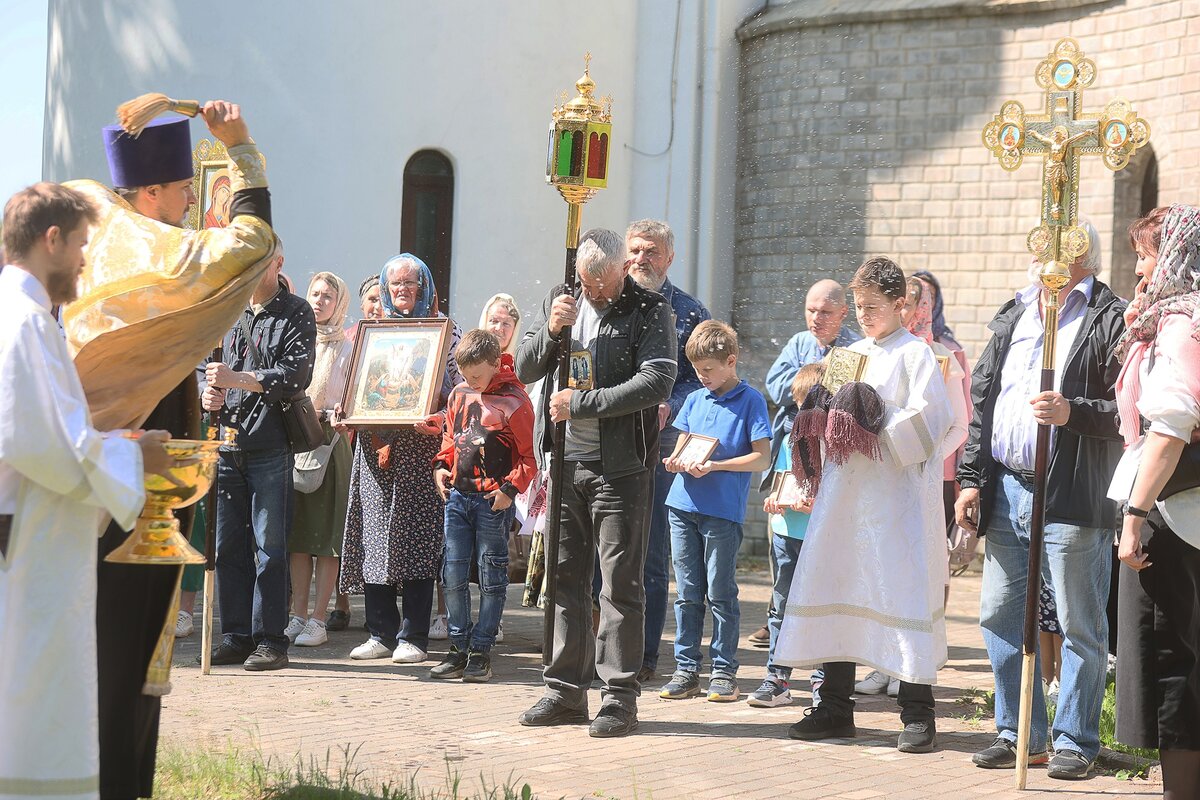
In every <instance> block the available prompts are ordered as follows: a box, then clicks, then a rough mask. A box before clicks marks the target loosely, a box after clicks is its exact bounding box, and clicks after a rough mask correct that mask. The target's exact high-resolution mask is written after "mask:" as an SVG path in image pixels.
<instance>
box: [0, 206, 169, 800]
mask: <svg viewBox="0 0 1200 800" xmlns="http://www.w3.org/2000/svg"><path fill="white" fill-rule="evenodd" d="M93 221H95V211H94V209H93V208H92V206H91V204H90V202H89V201H88V200H87V198H86V197H84V196H83V195H81V194H80V193H78V192H75V191H73V190H71V189H68V188H66V187H64V186H59V185H57V184H53V183H39V184H36V185H34V186H31V187H29V188H28V189H25V190H23V191H21V192H18V193H17V194H16V195H14V196H13V197H12V199H10V200H9V202H8V204H7V205H6V206H5V209H4V249H5V251H6V253H7V257H8V259H9V264H8V265H6V266H5V267H4V269H3V271H0V386H3V387H4V391H3V393H0V800H9V799H10V798H16V797H38V798H71V799H72V800H79V799H82V800H87V799H88V798H96V797H99V784H100V777H99V743H98V742H99V739H98V734H97V713H98V710H97V709H98V705H97V704H98V700H97V695H96V548H97V544H96V543H97V538H98V537H99V535H100V533H101V531H102V530H103V527H104V524H105V523H106V521H107V517H108V515H110V514H111V515H112V517H113V518H114V519H115V520H116V521H117V522H118V523H120V524H121V526H122V527H125V528H127V529H128V528H132V527H133V523H134V520H135V519H136V518H137V515H138V513H139V512H140V511H141V509H142V506H143V504H144V500H145V493H144V489H143V470H145V471H150V472H165V471H166V469H167V467H168V466H169V463H170V462H169V456H168V455H167V453H166V451H165V450H164V449H163V446H162V443H163V442H164V441H165V440H166V439H167V434H166V433H165V432H162V431H151V432H147V433H144V434H143V435H142V436H141V438H140V439H139V440H137V441H134V440H133V439H130V438H123V437H121V436H119V435H106V434H102V433H100V432H99V431H97V430H96V429H95V428H94V427H92V421H91V415H90V413H89V412H88V405H87V400H86V399H85V397H84V394H83V387H82V386H81V384H80V382H79V376H78V374H77V373H76V371H75V364H74V362H72V360H71V356H70V354H69V353H68V352H67V343H66V341H65V340H64V339H63V335H62V331H61V330H60V329H59V327H58V321H57V320H56V319H55V318H54V317H53V316H52V315H51V311H50V309H51V307H52V305H53V304H63V303H69V302H71V301H72V300H74V299H75V296H76V291H77V288H76V287H77V284H78V281H79V274H80V271H81V270H82V269H83V266H84V257H83V247H84V245H85V244H86V243H87V239H88V224H89V223H90V222H93Z"/></svg>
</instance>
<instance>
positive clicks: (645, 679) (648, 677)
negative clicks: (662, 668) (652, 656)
mask: <svg viewBox="0 0 1200 800" xmlns="http://www.w3.org/2000/svg"><path fill="white" fill-rule="evenodd" d="M656 677H657V675H656V671H655V669H654V667H642V668H641V669H639V670H638V674H637V682H638V683H639V684H641V685H642V686H645V685H646V684H647V683H649V682H650V681H652V680H654V679H655V678H656Z"/></svg>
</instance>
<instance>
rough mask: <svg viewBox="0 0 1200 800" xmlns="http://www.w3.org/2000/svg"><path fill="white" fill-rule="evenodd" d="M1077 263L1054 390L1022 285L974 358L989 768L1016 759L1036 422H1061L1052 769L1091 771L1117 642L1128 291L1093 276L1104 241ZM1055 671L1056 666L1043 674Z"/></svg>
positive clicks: (1063, 317)
mask: <svg viewBox="0 0 1200 800" xmlns="http://www.w3.org/2000/svg"><path fill="white" fill-rule="evenodd" d="M1083 225H1084V227H1085V229H1087V230H1088V232H1089V236H1090V239H1091V246H1090V249H1089V250H1088V252H1087V254H1085V255H1084V256H1082V257H1081V258H1080V259H1078V260H1077V261H1076V262H1075V263H1074V264H1073V265H1072V266H1071V282H1070V283H1069V284H1068V285H1067V287H1066V288H1065V289H1064V290H1063V292H1062V295H1061V297H1062V311H1061V313H1060V316H1059V333H1058V345H1057V348H1056V361H1057V364H1056V372H1055V377H1056V381H1058V388H1057V389H1056V390H1055V391H1050V392H1039V378H1040V372H1041V370H1040V367H1041V361H1042V342H1043V336H1044V322H1043V318H1042V308H1041V291H1040V288H1039V286H1038V285H1037V284H1036V283H1035V284H1034V285H1032V286H1030V287H1028V288H1026V289H1024V290H1022V291H1021V292H1019V293H1018V294H1017V297H1016V299H1015V300H1012V301H1010V302H1008V303H1006V304H1005V305H1004V307H1003V308H1001V309H1000V312H999V313H998V314H997V315H996V317H995V319H993V320H992V322H991V323H990V324H989V326H988V327H989V328H990V329H991V331H992V334H993V335H992V340H991V341H990V342H989V343H988V346H987V349H986V350H985V351H984V353H983V355H982V356H981V357H980V359H979V361H978V363H977V364H976V366H975V372H974V375H973V376H972V380H971V395H972V399H973V400H974V403H975V409H976V412H975V416H974V419H973V420H972V422H971V425H970V435H969V438H968V440H967V446H966V454H965V457H964V459H963V463H962V466H961V467H960V468H959V472H958V480H959V482H960V483H961V485H962V490H963V491H962V494H961V495H960V496H959V499H958V502H957V504H956V506H955V511H956V516H957V519H958V523H959V524H960V525H962V526H963V527H964V528H966V529H968V530H975V529H978V531H979V532H980V534H985V533H986V534H987V556H986V560H985V562H984V572H983V589H982V596H981V599H980V612H979V616H980V625H981V626H982V628H983V639H984V643H985V645H986V646H987V650H988V657H989V659H990V660H991V663H992V671H993V672H994V673H995V678H996V728H997V732H998V734H999V735H998V737H997V738H996V741H995V742H994V743H993V744H992V745H991V746H990V747H988V748H986V749H984V750H982V751H980V752H979V753H976V754H975V756H974V759H973V760H974V762H975V764H977V765H978V766H980V767H984V768H990V769H1005V768H1011V767H1013V766H1014V765H1015V762H1016V741H1017V729H1018V724H1017V717H1018V705H1019V700H1020V684H1021V645H1022V626H1023V619H1024V614H1023V609H1024V597H1025V583H1026V575H1027V573H1028V557H1029V529H1030V517H1031V506H1032V502H1033V454H1034V449H1035V447H1034V441H1035V439H1036V436H1037V426H1038V425H1054V426H1055V429H1054V431H1053V432H1052V436H1053V438H1052V440H1051V441H1052V445H1051V447H1052V452H1051V458H1050V464H1049V471H1048V481H1047V497H1046V501H1047V502H1046V524H1045V529H1044V532H1045V557H1044V559H1043V561H1042V578H1043V580H1044V581H1045V583H1046V585H1047V586H1049V587H1050V588H1051V589H1052V590H1053V594H1054V599H1055V602H1056V604H1057V610H1058V620H1059V624H1060V626H1061V627H1062V630H1063V648H1062V668H1061V669H1062V676H1061V680H1060V687H1061V688H1060V693H1059V697H1058V706H1057V712H1056V714H1055V719H1054V730H1053V745H1054V751H1055V755H1054V758H1053V760H1051V761H1050V766H1049V768H1048V770H1047V774H1048V775H1049V776H1050V777H1051V778H1061V779H1080V778H1086V777H1088V776H1089V775H1090V774H1091V769H1092V763H1093V762H1094V761H1095V759H1096V755H1097V753H1098V752H1099V749H1100V737H1099V723H1100V705H1101V702H1102V700H1103V698H1104V683H1105V673H1106V665H1107V658H1106V655H1107V650H1108V620H1107V617H1106V615H1105V605H1106V603H1107V601H1108V590H1109V578H1110V562H1111V558H1112V541H1113V534H1114V532H1113V525H1114V520H1115V519H1116V507H1115V506H1114V504H1113V503H1112V502H1111V501H1110V500H1108V499H1107V497H1106V493H1107V488H1108V484H1109V481H1110V480H1111V478H1112V474H1113V470H1114V469H1115V467H1116V463H1117V461H1118V460H1119V459H1120V455H1121V440H1120V436H1119V435H1118V433H1117V423H1116V410H1117V404H1116V399H1115V395H1114V388H1113V387H1114V385H1115V383H1116V379H1117V373H1118V371H1119V369H1120V364H1119V363H1118V361H1117V359H1116V356H1115V355H1114V350H1115V348H1116V345H1117V341H1118V340H1119V339H1120V338H1121V335H1122V333H1123V331H1124V323H1123V321H1122V319H1121V313H1122V311H1123V310H1124V308H1125V302H1124V301H1123V300H1121V299H1120V298H1118V297H1117V296H1116V295H1114V294H1113V293H1112V291H1111V290H1110V289H1109V288H1108V287H1107V286H1106V285H1104V284H1103V283H1101V282H1100V281H1099V280H1097V279H1096V277H1095V272H1096V271H1098V269H1099V265H1100V242H1099V237H1098V236H1097V235H1096V232H1095V229H1094V228H1092V226H1091V225H1090V224H1089V223H1083ZM1046 677H1047V680H1049V679H1050V678H1052V677H1053V676H1046ZM1034 683H1035V687H1034V697H1033V732H1032V736H1031V738H1030V750H1029V753H1030V763H1033V764H1036V763H1045V762H1046V761H1047V753H1046V746H1047V739H1046V728H1047V718H1046V704H1045V700H1044V698H1043V696H1042V695H1043V693H1042V685H1041V681H1035V682H1034Z"/></svg>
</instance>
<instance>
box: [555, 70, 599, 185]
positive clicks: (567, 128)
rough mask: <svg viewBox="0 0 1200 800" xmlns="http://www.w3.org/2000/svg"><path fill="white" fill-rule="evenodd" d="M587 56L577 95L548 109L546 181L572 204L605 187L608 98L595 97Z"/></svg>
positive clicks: (578, 81)
mask: <svg viewBox="0 0 1200 800" xmlns="http://www.w3.org/2000/svg"><path fill="white" fill-rule="evenodd" d="M591 59H592V54H591V53H588V54H586V55H585V56H584V68H583V75H582V77H580V78H579V80H577V81H575V89H576V91H578V92H579V94H578V95H576V97H575V98H574V99H573V100H570V101H568V100H567V99H566V96H565V95H562V96H561V97H560V100H559V102H557V103H555V105H554V110H553V111H552V112H551V120H552V121H551V123H550V142H549V147H548V148H547V153H546V182H547V183H549V184H550V185H552V186H554V187H555V188H556V189H558V191H559V194H561V195H562V196H563V199H564V200H566V201H567V202H568V203H570V204H572V205H581V204H583V203H586V202H587V201H588V200H590V199H592V197H593V196H594V195H595V194H596V191H597V190H598V189H604V188H607V186H608V154H609V147H610V144H611V141H612V124H611V123H612V98H611V97H604V98H601V99H600V100H597V99H596V96H595V94H596V82H595V81H593V80H592V76H591Z"/></svg>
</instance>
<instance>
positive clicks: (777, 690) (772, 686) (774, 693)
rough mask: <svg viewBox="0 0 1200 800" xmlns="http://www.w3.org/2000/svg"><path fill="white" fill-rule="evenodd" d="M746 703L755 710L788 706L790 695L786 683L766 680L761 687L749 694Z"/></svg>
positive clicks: (771, 679)
mask: <svg viewBox="0 0 1200 800" xmlns="http://www.w3.org/2000/svg"><path fill="white" fill-rule="evenodd" d="M746 702H747V703H749V704H750V705H752V706H754V707H755V708H777V707H779V706H790V705H791V704H792V693H791V691H790V690H789V689H788V684H787V681H780V680H777V679H775V678H767V679H766V680H764V681H763V682H762V685H761V686H759V687H758V688H757V689H755V690H754V691H753V692H751V693H750V698H749V699H748V700H747V701H746Z"/></svg>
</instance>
